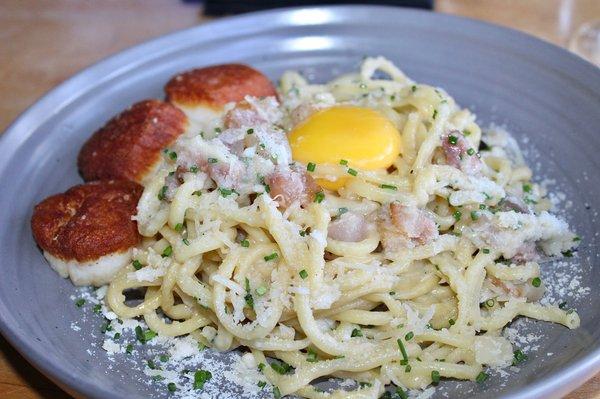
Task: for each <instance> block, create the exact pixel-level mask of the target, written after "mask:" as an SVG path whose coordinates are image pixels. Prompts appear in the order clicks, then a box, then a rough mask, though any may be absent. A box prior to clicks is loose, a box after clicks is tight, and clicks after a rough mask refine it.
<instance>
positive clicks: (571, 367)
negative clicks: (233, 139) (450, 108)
mask: <svg viewBox="0 0 600 399" xmlns="http://www.w3.org/2000/svg"><path fill="white" fill-rule="evenodd" d="M379 54H381V55H384V56H386V57H388V58H390V59H391V60H393V61H394V62H396V63H397V64H398V65H399V66H400V67H401V68H402V69H403V70H404V71H405V72H406V73H407V74H408V75H409V76H411V77H412V78H414V79H415V80H417V81H422V82H427V83H430V84H434V85H438V86H441V87H444V88H446V89H447V90H448V92H449V93H450V94H451V95H453V96H454V97H455V98H456V99H457V101H458V102H459V103H460V104H462V105H464V106H468V107H471V108H472V109H474V110H475V112H476V113H477V114H478V116H479V118H480V120H481V121H482V123H483V125H486V124H490V123H499V124H504V125H506V126H507V127H508V128H509V129H510V130H511V131H512V132H513V133H514V134H515V135H516V136H517V138H518V139H519V140H521V141H523V140H524V139H525V138H527V141H528V144H527V146H528V147H530V148H535V149H536V150H537V153H538V154H542V156H538V157H537V158H536V160H535V163H536V166H537V168H536V169H538V170H539V171H540V172H542V174H543V175H545V176H550V177H552V178H553V179H554V180H555V181H556V184H557V186H559V187H561V188H562V190H563V191H564V192H566V194H567V196H568V198H569V200H571V201H572V203H573V206H572V207H571V208H570V209H569V215H568V218H569V220H570V222H571V223H572V225H573V226H574V227H575V229H576V230H577V232H578V233H579V234H580V235H582V236H583V237H584V240H585V242H584V246H585V245H586V244H587V245H589V244H592V243H593V242H594V241H597V240H598V238H597V235H598V231H599V227H598V224H597V222H596V215H597V209H598V206H599V204H600V201H599V199H598V198H600V174H599V173H597V172H598V171H599V168H600V162H599V159H600V158H599V157H598V153H600V134H599V133H600V131H599V130H600V70H598V69H597V68H595V67H594V66H592V65H590V64H588V63H586V62H584V61H582V60H581V59H579V58H577V57H575V56H573V55H571V54H569V53H567V52H566V51H563V50H561V49H559V48H557V47H554V46H551V45H549V44H546V43H543V42H541V41H539V40H536V39H533V38H531V37H528V36H526V35H523V34H520V33H517V32H514V31H510V30H507V29H502V28H499V27H495V26H491V25H488V24H484V23H480V22H475V21H471V20H467V19H462V18H455V17H451V16H446V15H441V14H434V13H428V12H420V11H412V10H405V9H399V8H383V7H350V6H347V7H323V8H312V9H291V10H281V11H272V12H264V13H258V14H250V15H245V16H241V17H235V18H229V19H223V20H221V21H217V22H214V23H210V24H206V25H202V26H199V27H197V28H193V29H189V30H185V31H182V32H178V33H174V34H171V35H168V36H165V37H162V38H159V39H156V40H153V41H151V42H149V43H146V44H143V45H140V46H137V47H135V48H132V49H130V50H127V51H125V52H123V53H120V54H118V55H116V56H113V57H111V58H109V59H107V60H105V61H103V62H101V63H99V64H97V65H95V66H93V67H90V68H88V69H86V70H85V71H83V72H82V73H80V74H78V75H76V76H75V77H73V78H72V79H70V80H68V81H67V82H65V83H63V84H62V85H60V86H59V87H57V88H56V89H54V90H53V91H51V92H50V93H49V94H47V95H46V96H44V97H43V98H42V99H41V100H39V101H38V102H37V103H36V104H35V105H34V106H32V107H31V108H30V109H29V110H28V111H27V112H25V113H24V114H23V115H22V116H21V117H20V118H19V119H18V120H17V121H16V122H15V123H14V124H13V125H12V126H11V127H10V128H9V129H8V131H7V132H6V133H4V134H3V136H2V138H1V140H0V153H1V154H2V156H1V157H0V187H2V192H1V195H0V220H1V221H2V223H1V224H0V259H1V260H0V262H1V268H2V275H1V277H0V329H1V330H2V333H3V335H4V336H5V337H6V338H7V339H8V340H9V341H10V342H11V343H12V344H13V345H14V346H15V347H16V348H17V349H18V350H19V351H20V352H21V353H22V354H23V355H24V356H25V357H26V358H27V359H28V360H29V361H30V362H31V363H33V364H34V365H35V366H36V367H38V368H39V369H40V370H41V371H42V372H43V373H45V374H46V375H48V376H49V377H50V378H52V379H53V380H54V381H56V382H57V383H58V384H59V385H61V386H62V387H63V388H65V389H67V390H68V391H69V392H71V393H73V394H76V395H82V396H87V397H95V398H108V397H129V398H135V397H142V396H144V397H147V396H148V393H149V391H148V389H149V388H148V386H146V385H145V384H143V382H142V380H143V378H140V375H139V374H136V372H134V371H132V370H130V369H129V368H128V367H127V366H125V365H122V366H119V364H112V367H113V368H112V369H109V368H108V366H109V364H108V363H107V361H106V360H105V359H103V358H102V357H101V356H99V357H95V358H90V357H89V356H88V354H87V353H86V349H87V348H88V347H89V345H90V341H94V338H92V337H91V336H90V334H89V333H90V332H91V331H97V328H98V326H99V324H100V320H95V319H93V318H92V319H89V320H87V321H86V322H85V323H82V325H81V326H82V328H83V330H82V331H79V332H76V331H73V330H72V329H71V328H70V324H71V322H72V321H76V320H79V319H80V318H81V310H79V309H77V308H76V307H75V306H73V302H72V300H70V299H69V296H70V295H72V294H73V292H74V288H73V287H72V286H71V284H70V283H69V281H67V280H63V279H61V278H59V277H58V275H56V274H55V273H54V272H53V271H51V270H50V268H49V267H48V266H47V265H46V263H45V261H44V260H43V258H42V256H41V254H40V252H39V251H38V249H37V248H36V246H35V243H34V242H33V240H32V238H31V231H30V228H29V219H30V216H31V209H32V207H33V205H34V204H35V203H36V202H38V201H40V200H41V199H42V198H44V197H46V196H48V195H50V194H53V193H56V192H59V191H63V190H65V189H67V188H68V187H70V186H72V185H74V184H76V183H79V182H80V181H81V180H80V178H79V176H78V174H77V170H76V167H75V159H76V155H77V152H78V151H79V148H80V146H81V144H82V143H83V141H84V140H85V139H86V138H87V137H88V136H89V135H90V134H91V132H93V131H94V130H96V129H97V128H98V127H99V126H101V125H102V124H103V123H104V122H105V121H106V120H107V119H108V118H110V117H111V116H112V115H114V114H115V113H117V112H118V111H120V110H122V109H123V108H125V107H127V106H128V105H130V104H131V103H133V102H134V101H137V100H140V99H144V98H147V97H160V96H161V95H162V92H161V90H162V87H163V85H164V83H165V82H166V81H167V80H168V79H169V77H170V76H171V75H173V74H174V73H176V72H178V71H181V70H184V69H188V68H191V67H195V66H200V65H207V64H216V63H222V62H231V61H241V62H246V63H249V64H251V65H253V66H254V67H256V68H258V69H260V70H262V71H264V72H265V73H267V74H268V75H269V76H270V77H272V78H276V77H277V76H278V75H279V74H280V73H281V72H283V71H284V70H286V69H290V68H293V69H301V70H303V71H304V72H306V74H307V75H309V76H312V77H314V78H315V79H317V80H322V79H326V78H329V77H331V76H332V75H334V74H338V73H340V72H343V71H347V70H350V69H352V68H353V67H356V65H357V64H358V62H359V61H360V59H361V58H362V57H363V56H364V55H379ZM313 75H314V76H313ZM535 153H536V152H535V151H532V154H535ZM580 254H581V255H580V259H579V260H580V261H581V269H580V271H578V272H577V273H574V275H575V274H577V275H579V276H581V277H582V280H583V281H582V282H583V284H584V285H587V286H589V287H592V288H593V289H592V292H591V294H590V295H588V296H584V297H582V298H580V299H577V300H570V299H569V296H568V295H569V293H567V296H566V299H567V300H569V301H570V302H569V304H570V305H573V306H576V307H577V308H578V309H579V312H580V315H581V319H582V326H581V328H580V329H578V330H575V331H569V330H567V329H565V328H563V327H559V326H555V325H550V324H546V323H532V324H528V325H527V326H526V327H527V328H538V329H541V331H543V338H541V339H538V341H537V343H536V345H537V346H539V348H538V350H537V351H534V352H532V353H530V360H529V361H528V362H527V363H526V364H525V365H524V366H523V367H522V370H521V372H520V373H518V374H514V375H511V377H509V379H508V381H507V380H506V379H505V380H501V379H490V380H489V381H488V382H486V383H485V384H483V385H480V386H478V385H476V384H473V383H456V382H448V383H447V384H446V385H445V388H444V389H443V390H442V391H444V392H446V394H447V395H448V396H450V397H459V396H467V395H466V394H467V393H468V396H473V397H480V398H483V397H494V396H509V397H513V398H539V397H544V398H548V397H559V396H561V395H563V394H565V393H566V392H568V391H570V390H572V389H574V388H575V387H576V386H577V385H579V384H581V383H583V381H584V380H585V379H587V378H589V377H591V376H592V375H594V374H595V373H596V372H598V371H600V314H599V309H600V295H599V294H598V291H597V288H594V287H599V286H600V268H599V267H600V265H599V262H598V250H597V248H594V247H593V246H592V247H591V249H588V250H582V251H581V252H580ZM592 265H593V266H592ZM553 267H554V266H553V265H547V268H549V269H551V268H553ZM82 337H83V338H82ZM549 353H551V355H549ZM150 392H152V391H150ZM162 395H165V390H160V391H155V395H152V396H162Z"/></svg>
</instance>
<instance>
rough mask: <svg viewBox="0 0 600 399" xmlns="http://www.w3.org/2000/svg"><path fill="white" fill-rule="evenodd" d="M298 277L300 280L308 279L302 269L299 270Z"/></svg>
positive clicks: (306, 273)
mask: <svg viewBox="0 0 600 399" xmlns="http://www.w3.org/2000/svg"><path fill="white" fill-rule="evenodd" d="M298 274H299V275H300V278H301V279H302V280H304V279H306V278H307V277H308V272H307V271H306V270H304V269H302V270H300V272H299V273H298Z"/></svg>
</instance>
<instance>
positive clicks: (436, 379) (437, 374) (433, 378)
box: [431, 370, 440, 385]
mask: <svg viewBox="0 0 600 399" xmlns="http://www.w3.org/2000/svg"><path fill="white" fill-rule="evenodd" d="M431 382H432V383H433V385H437V384H439V383H440V372H439V371H437V370H433V371H432V372H431Z"/></svg>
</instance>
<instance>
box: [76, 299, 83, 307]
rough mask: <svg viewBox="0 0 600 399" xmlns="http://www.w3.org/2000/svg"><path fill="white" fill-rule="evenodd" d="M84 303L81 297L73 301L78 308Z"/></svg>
mask: <svg viewBox="0 0 600 399" xmlns="http://www.w3.org/2000/svg"><path fill="white" fill-rule="evenodd" d="M84 304H85V299H83V298H80V299H78V300H76V301H75V306H77V307H78V308H80V307H82V306H83V305H84Z"/></svg>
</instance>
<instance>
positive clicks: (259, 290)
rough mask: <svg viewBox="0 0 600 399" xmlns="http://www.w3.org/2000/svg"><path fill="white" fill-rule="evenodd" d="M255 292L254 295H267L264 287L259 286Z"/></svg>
mask: <svg viewBox="0 0 600 399" xmlns="http://www.w3.org/2000/svg"><path fill="white" fill-rule="evenodd" d="M255 291H256V295H258V296H263V295H265V294H266V293H267V287H265V286H264V285H261V286H260V287H258V288H257V289H256V290H255Z"/></svg>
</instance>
